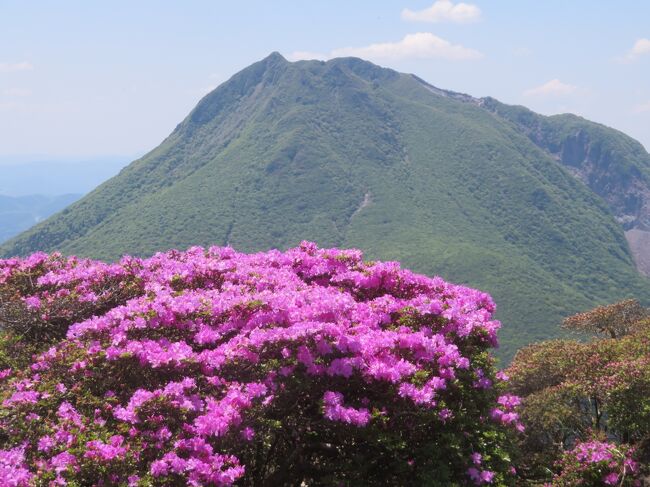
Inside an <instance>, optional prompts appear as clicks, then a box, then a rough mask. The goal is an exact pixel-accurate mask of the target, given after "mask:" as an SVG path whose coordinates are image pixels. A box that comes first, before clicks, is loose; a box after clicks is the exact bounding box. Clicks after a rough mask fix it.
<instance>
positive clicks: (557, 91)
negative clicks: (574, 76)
mask: <svg viewBox="0 0 650 487" xmlns="http://www.w3.org/2000/svg"><path fill="white" fill-rule="evenodd" d="M577 89H578V87H577V86H575V85H570V84H567V83H562V82H561V81H560V80H559V79H557V78H556V79H552V80H551V81H549V82H548V83H544V84H543V85H541V86H536V87H535V88H530V89H529V90H526V91H524V96H562V95H570V94H571V93H574V92H575V91H576V90H577Z"/></svg>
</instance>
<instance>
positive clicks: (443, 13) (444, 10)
mask: <svg viewBox="0 0 650 487" xmlns="http://www.w3.org/2000/svg"><path fill="white" fill-rule="evenodd" d="M480 18H481V9H480V8H478V7H477V6H476V5H472V4H468V3H462V2H461V3H457V4H455V5H454V3H453V2H451V0H438V1H436V2H434V4H433V5H431V6H430V7H428V8H425V9H424V10H417V11H413V10H409V9H408V8H405V9H404V10H402V19H403V20H408V21H411V22H432V23H438V22H454V23H458V24H462V23H467V22H475V21H477V20H479V19H480Z"/></svg>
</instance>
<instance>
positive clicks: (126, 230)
mask: <svg viewBox="0 0 650 487" xmlns="http://www.w3.org/2000/svg"><path fill="white" fill-rule="evenodd" d="M486 104H488V101H486V100H475V99H472V98H470V97H460V96H457V95H454V94H450V93H446V92H441V91H440V90H436V89H434V88H433V87H430V86H428V85H427V84H426V83H424V82H422V81H421V80H419V79H418V78H416V77H414V76H412V75H407V74H400V73H397V72H395V71H392V70H388V69H383V68H379V67H377V66H374V65H372V64H370V63H367V62H365V61H361V60H358V59H335V60H332V61H329V62H327V63H324V62H318V61H305V62H298V63H289V62H287V61H285V60H284V59H283V58H282V57H281V56H279V55H277V54H274V55H271V56H269V57H268V58H266V59H264V60H263V61H260V62H259V63H256V64H254V65H252V66H250V67H249V68H247V69H245V70H243V71H242V72H240V73H238V74H236V75H235V76H233V77H232V78H231V79H230V80H229V81H228V82H226V83H224V84H223V85H221V86H220V87H219V88H217V89H216V90H215V91H213V92H212V93H210V94H209V95H207V96H206V97H205V98H204V99H203V100H202V101H201V102H200V103H199V105H198V106H197V107H196V108H195V109H194V110H193V111H192V112H191V113H190V115H189V116H188V117H187V118H186V119H185V120H184V121H183V122H182V123H181V124H179V125H178V127H177V128H176V129H175V130H174V132H173V133H172V134H171V135H170V136H169V137H168V138H167V139H166V140H165V141H164V142H163V143H162V144H161V145H160V146H159V147H157V148H156V149H154V150H153V151H152V152H150V153H149V154H147V155H146V156H144V157H143V158H142V159H140V160H137V161H135V162H134V163H132V164H131V165H130V166H129V167H127V168H125V169H124V170H122V172H121V173H120V174H119V175H118V176H116V177H115V178H113V179H111V180H109V181H108V182H106V183H105V184H103V185H101V186H100V187H99V188H97V189H96V190H95V191H93V192H92V193H91V194H89V195H88V196H87V197H85V198H83V199H82V200H80V201H79V202H77V203H75V204H73V205H72V206H70V207H69V208H68V209H67V210H65V211H64V212H63V213H62V214H60V215H58V216H56V217H54V218H51V219H49V220H48V221H46V222H44V223H42V224H40V225H38V226H37V227H35V228H34V229H32V230H30V231H28V232H25V233H24V234H22V235H21V236H19V237H17V238H15V239H14V240H12V241H10V242H8V243H7V244H6V245H5V246H3V247H1V248H0V254H4V255H6V256H8V255H15V254H23V255H24V254H27V253H29V252H32V251H34V250H36V249H43V250H53V249H60V250H62V251H63V252H65V253H74V254H80V255H84V256H92V257H98V258H104V259H113V258H116V257H119V256H120V255H122V254H124V253H131V254H141V255H146V254H151V253H153V252H155V251H157V250H163V249H167V248H169V247H177V248H185V247H188V246H190V245H195V244H198V245H211V244H217V245H232V246H234V247H236V248H237V249H239V250H242V251H252V250H261V249H267V248H270V247H279V248H286V247H289V246H292V245H295V244H297V243H298V242H300V241H301V240H303V239H309V240H313V241H316V242H318V243H319V244H320V245H322V246H341V247H358V248H361V249H363V250H364V251H365V252H366V256H367V257H368V258H371V259H388V260H399V261H401V262H402V263H403V265H404V266H405V267H409V268H412V269H415V270H417V271H419V272H424V273H428V274H440V275H442V276H443V277H444V278H446V279H449V280H452V281H456V282H461V283H467V284H469V285H471V286H474V287H479V288H481V289H484V290H486V291H488V292H490V293H491V294H492V295H493V297H494V298H495V300H496V302H497V303H498V304H499V314H498V317H499V318H500V319H502V320H503V321H504V323H505V324H506V325H507V326H506V327H505V329H504V331H503V332H502V334H501V341H502V344H503V347H502V350H501V354H502V356H503V357H505V358H509V357H511V356H512V354H513V353H514V351H515V350H516V349H517V348H518V347H520V346H522V345H524V344H527V343H530V342H532V341H534V340H539V339H543V338H549V337H552V336H557V334H558V331H557V329H556V327H555V326H553V324H554V323H557V322H559V321H560V319H561V318H562V317H563V316H566V315H567V314H571V313H573V312H576V311H579V310H582V309H586V308H589V307H591V306H592V305H595V304H599V303H601V302H604V301H608V300H611V299H618V298H623V297H628V296H635V297H637V298H639V299H640V300H641V301H642V302H644V303H648V302H649V301H650V283H649V282H648V281H647V280H646V279H644V278H642V277H640V276H639V275H638V273H637V272H636V270H635V267H634V262H633V259H632V256H631V254H630V251H629V248H628V245H627V242H626V240H625V237H624V234H623V231H622V228H621V227H620V226H619V224H618V223H617V222H616V221H615V219H614V217H613V215H612V213H611V212H610V209H609V207H608V205H607V203H606V202H605V201H604V200H603V199H601V198H600V197H599V196H597V195H596V194H594V193H593V192H592V191H591V190H590V189H589V188H588V187H587V186H586V185H585V184H583V183H582V182H580V181H579V180H577V179H576V178H574V177H573V176H572V175H571V174H570V172H569V171H568V170H567V169H566V168H565V167H564V166H563V165H562V164H560V163H558V161H556V160H555V159H554V158H553V157H552V156H551V155H550V154H549V152H548V151H546V150H544V149H542V148H540V147H539V146H538V145H536V144H534V143H531V140H530V139H529V138H528V137H527V136H526V134H525V133H524V132H523V130H522V129H521V126H520V125H518V124H513V123H512V122H510V121H508V120H506V119H505V118H502V117H501V116H497V115H495V113H494V110H492V109H490V107H487V108H488V109H486V107H484V106H482V105H486ZM513 110H514V108H513ZM548 120H549V122H548V123H549V126H550V127H551V129H549V130H551V131H554V130H555V131H558V132H559V131H560V129H559V128H557V129H556V128H553V127H555V126H556V125H555V121H554V119H548ZM575 123H579V121H575ZM585 123H586V122H585ZM553 133H555V132H553ZM606 133H607V134H608V136H609V137H611V138H612V139H613V140H617V141H618V140H619V139H621V138H624V136H622V135H621V134H618V133H615V132H612V131H609V132H606ZM625 140H628V139H627V138H625ZM621 150H627V149H626V147H622V148H621ZM622 154H623V155H625V154H627V152H623V153H622ZM639 157H640V159H638V160H637V159H634V160H632V161H631V162H630V164H633V165H635V166H634V167H637V166H639V165H642V164H645V165H646V166H645V167H646V168H647V167H648V165H649V164H650V163H648V158H647V154H645V155H643V154H641V155H640V156H639ZM643 157H645V159H643ZM617 160H618V159H617ZM624 160H626V161H627V160H628V159H626V158H624ZM644 170H645V169H644Z"/></svg>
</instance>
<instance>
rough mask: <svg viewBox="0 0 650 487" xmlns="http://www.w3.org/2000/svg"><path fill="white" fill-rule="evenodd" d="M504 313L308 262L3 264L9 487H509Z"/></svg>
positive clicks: (319, 260) (53, 258)
mask: <svg viewBox="0 0 650 487" xmlns="http://www.w3.org/2000/svg"><path fill="white" fill-rule="evenodd" d="M493 311H494V304H493V302H492V300H491V299H490V297H489V296H488V295H487V294H485V293H482V292H479V291H475V290H472V289H468V288H465V287H461V286H456V285H452V284H449V283H446V282H444V281H443V280H441V279H440V278H428V277H425V276H421V275H417V274H413V273H411V272H409V271H407V270H402V269H400V267H399V265H398V264H397V263H394V262H383V263H381V262H375V263H370V262H363V260H362V255H361V253H360V252H359V251H356V250H337V249H318V248H317V247H316V246H315V245H314V244H312V243H307V242H304V243H303V244H302V245H301V246H300V247H299V248H295V249H291V250H288V251H286V252H284V253H283V252H279V251H270V252H266V253H259V254H253V255H246V254H240V253H236V252H235V251H233V250H232V249H230V248H218V247H212V248H210V249H208V250H204V249H202V248H198V247H194V248H191V249H189V250H188V251H187V252H178V251H170V252H167V253H165V254H157V255H155V256H154V257H151V258H149V259H137V258H132V257H125V258H123V259H122V260H121V261H120V262H119V263H116V264H105V263H102V262H97V261H91V260H84V259H77V258H74V257H71V258H64V257H62V256H61V255H59V254H52V255H46V254H34V255H32V256H30V257H29V258H26V259H9V260H4V261H0V324H1V326H2V327H4V329H5V331H4V332H3V337H2V340H3V347H2V350H0V404H1V406H0V485H7V486H23V485H78V486H81V485H83V486H85V485H125V486H126V485H128V486H136V485H138V486H145V485H229V484H232V483H235V482H236V483H237V484H238V485H299V484H300V483H301V482H303V483H304V484H307V485H314V484H319V485H332V484H336V485H359V484H360V483H361V484H364V485H369V484H380V485H387V484H392V485H395V484H397V485H404V484H409V483H410V484H414V485H464V484H470V485H471V484H477V485H479V484H493V485H504V484H510V483H512V481H513V473H514V469H513V468H512V466H511V464H510V458H509V456H508V452H507V446H508V444H509V438H510V436H511V435H510V430H511V429H515V428H518V429H522V426H521V424H520V423H519V420H518V415H517V413H516V412H515V408H516V407H517V406H518V404H519V399H518V398H517V397H515V396H511V395H499V392H498V390H499V389H500V388H501V382H502V381H501V380H500V379H499V378H498V377H496V375H498V374H495V370H494V367H493V364H492V359H491V358H490V356H489V354H488V351H489V349H490V348H491V347H494V346H496V344H497V337H496V332H497V329H498V328H499V323H498V322H497V321H494V320H492V319H491V315H492V313H493ZM43 343H49V344H50V345H47V346H45V347H44V346H43ZM39 348H40V350H39ZM34 351H37V352H38V353H37V354H35V355H34V356H33V357H31V354H32V353H33V352H34Z"/></svg>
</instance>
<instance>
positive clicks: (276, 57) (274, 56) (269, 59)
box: [262, 51, 289, 64]
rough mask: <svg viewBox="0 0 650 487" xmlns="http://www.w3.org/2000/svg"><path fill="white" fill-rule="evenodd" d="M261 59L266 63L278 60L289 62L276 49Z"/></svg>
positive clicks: (277, 61)
mask: <svg viewBox="0 0 650 487" xmlns="http://www.w3.org/2000/svg"><path fill="white" fill-rule="evenodd" d="M262 61H264V62H266V63H267V64H268V63H279V62H281V63H288V62H289V61H287V60H286V59H285V58H284V56H283V55H282V54H280V53H279V52H278V51H273V52H272V53H271V54H269V55H268V56H266V57H265V58H264V59H262Z"/></svg>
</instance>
